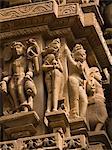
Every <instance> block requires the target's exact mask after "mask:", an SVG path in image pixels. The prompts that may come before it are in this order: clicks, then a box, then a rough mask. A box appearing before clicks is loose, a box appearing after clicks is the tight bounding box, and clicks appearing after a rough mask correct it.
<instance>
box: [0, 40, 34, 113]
mask: <svg viewBox="0 0 112 150" xmlns="http://www.w3.org/2000/svg"><path fill="white" fill-rule="evenodd" d="M11 50H12V59H11V60H10V66H9V68H8V70H7V71H6V70H5V71H3V79H2V81H1V90H2V91H5V92H9V94H10V96H11V98H12V100H13V103H14V107H15V108H14V109H15V111H18V110H19V111H21V110H22V109H21V108H23V110H24V111H28V110H31V109H32V108H33V104H32V103H33V102H32V98H33V97H34V96H35V94H36V87H35V84H34V82H33V79H32V78H33V66H34V64H33V62H32V60H31V59H28V57H27V56H26V55H25V54H26V50H25V47H24V45H23V44H22V43H21V42H14V43H13V44H12V46H11ZM3 69H5V66H4V68H3Z"/></svg>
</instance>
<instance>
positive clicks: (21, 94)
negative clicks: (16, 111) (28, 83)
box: [17, 77, 27, 104]
mask: <svg viewBox="0 0 112 150" xmlns="http://www.w3.org/2000/svg"><path fill="white" fill-rule="evenodd" d="M17 92H18V99H19V102H20V104H22V103H25V102H26V103H27V101H26V98H25V93H24V78H23V77H20V78H19V79H18V80H17Z"/></svg>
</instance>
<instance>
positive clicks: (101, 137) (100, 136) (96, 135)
mask: <svg viewBox="0 0 112 150" xmlns="http://www.w3.org/2000/svg"><path fill="white" fill-rule="evenodd" d="M88 135H89V142H90V143H91V142H92V143H93V142H94V143H95V142H96V143H101V144H105V147H106V148H107V149H112V144H111V142H110V140H109V138H108V136H107V134H106V132H105V131H103V130H101V131H96V132H95V131H90V132H88Z"/></svg>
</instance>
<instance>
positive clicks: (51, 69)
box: [42, 39, 63, 112]
mask: <svg viewBox="0 0 112 150" xmlns="http://www.w3.org/2000/svg"><path fill="white" fill-rule="evenodd" d="M60 46H61V43H60V39H54V40H53V41H52V42H51V43H50V44H49V45H48V47H46V49H45V51H44V52H43V55H44V63H43V65H42V68H43V71H44V72H45V83H46V86H47V92H48V98H47V110H46V112H50V111H57V109H58V100H59V99H61V98H62V92H63V66H62V64H61V61H60V56H59V50H60Z"/></svg>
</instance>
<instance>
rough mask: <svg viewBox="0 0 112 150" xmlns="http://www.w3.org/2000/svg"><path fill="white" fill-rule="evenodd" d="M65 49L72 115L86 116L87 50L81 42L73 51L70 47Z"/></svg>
mask: <svg viewBox="0 0 112 150" xmlns="http://www.w3.org/2000/svg"><path fill="white" fill-rule="evenodd" d="M65 50H66V53H67V58H68V67H69V98H70V117H72V118H77V117H82V118H85V117H86V110H87V105H88V100H87V95H86V90H85V89H84V80H85V79H86V73H85V67H84V61H85V60H86V51H85V50H84V48H83V46H82V45H81V44H76V46H75V47H74V48H73V50H72V53H71V52H70V50H69V49H68V48H66V49H65Z"/></svg>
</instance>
